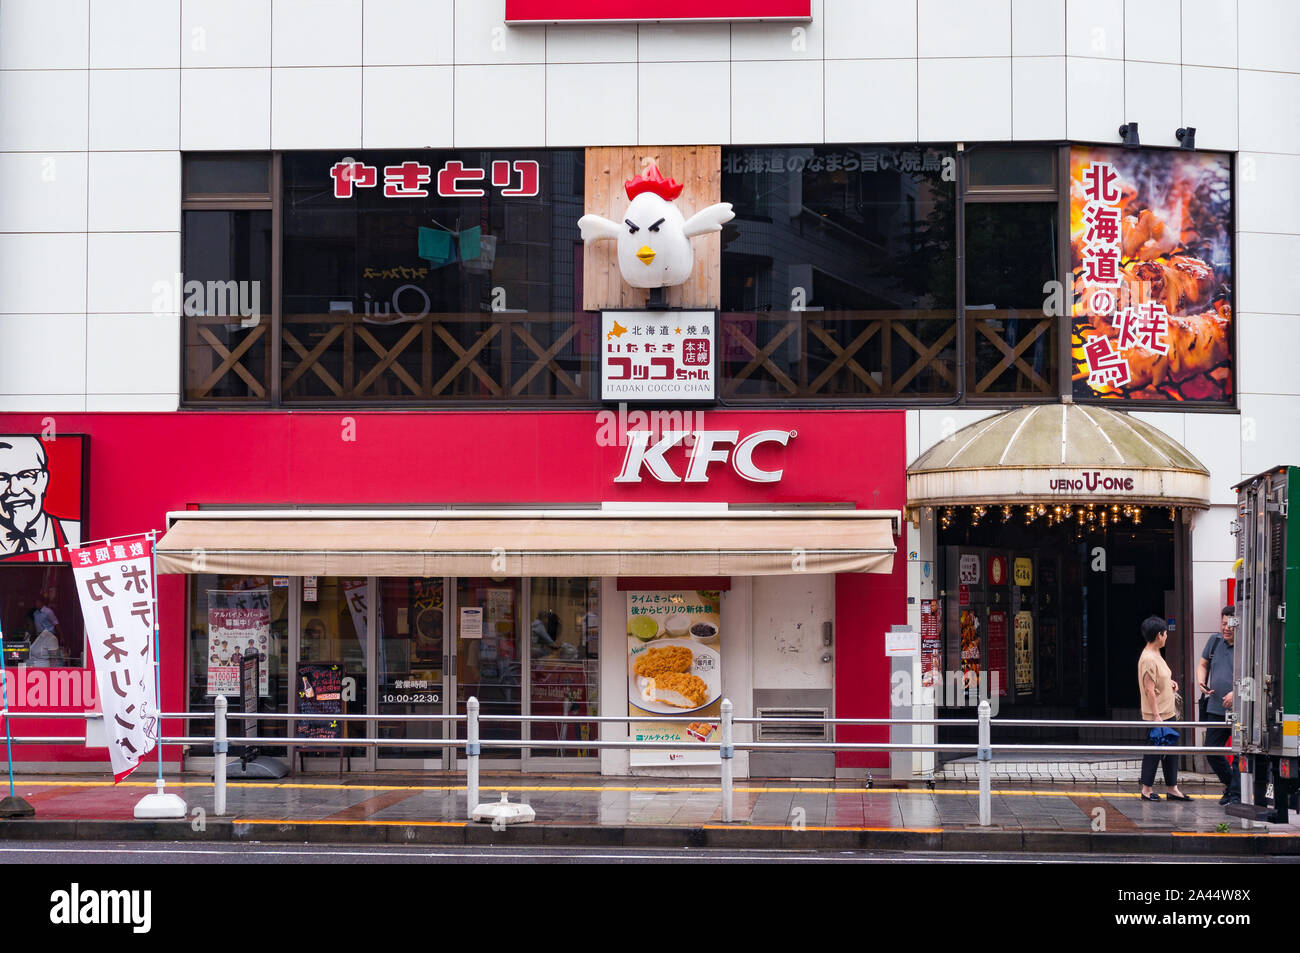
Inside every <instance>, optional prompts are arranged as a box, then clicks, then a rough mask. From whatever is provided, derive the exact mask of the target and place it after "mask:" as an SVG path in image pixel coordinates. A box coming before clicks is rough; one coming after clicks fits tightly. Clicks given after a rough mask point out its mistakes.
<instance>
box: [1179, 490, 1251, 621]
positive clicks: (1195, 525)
mask: <svg viewBox="0 0 1300 953" xmlns="http://www.w3.org/2000/svg"><path fill="white" fill-rule="evenodd" d="M1227 476H1228V477H1229V479H1228V480H1227V483H1228V485H1229V486H1231V485H1232V484H1234V483H1238V482H1240V481H1239V480H1238V479H1237V476H1236V474H1228V475H1227ZM1231 496H1232V499H1231V501H1230V502H1225V503H1224V504H1220V505H1212V506H1211V507H1210V508H1209V509H1206V510H1197V511H1196V512H1195V513H1193V514H1192V525H1191V532H1192V559H1193V560H1195V561H1199V562H1223V561H1224V560H1227V561H1228V562H1229V564H1231V563H1232V562H1235V561H1236V558H1237V557H1236V556H1235V555H1229V554H1230V553H1231V552H1232V550H1233V548H1235V546H1236V538H1235V537H1234V536H1233V535H1232V532H1231V526H1232V521H1233V520H1235V519H1236V518H1237V498H1236V494H1231ZM1225 547H1226V548H1225ZM1216 591H1217V590H1216ZM1220 608H1222V606H1216V607H1215V611H1216V612H1217V611H1218V609H1220ZM1200 627H1201V624H1200V621H1199V620H1198V621H1197V628H1198V629H1200ZM1218 627H1219V619H1218V616H1217V615H1216V616H1215V617H1214V620H1213V622H1212V624H1211V625H1210V626H1208V628H1213V629H1218Z"/></svg>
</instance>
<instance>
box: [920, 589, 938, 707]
mask: <svg viewBox="0 0 1300 953" xmlns="http://www.w3.org/2000/svg"><path fill="white" fill-rule="evenodd" d="M942 611H943V610H942V609H941V608H940V604H939V600H938V599H922V600H921V687H922V688H934V687H935V686H936V685H937V684H938V682H939V679H940V678H941V677H942V676H943V625H942V622H943V616H942Z"/></svg>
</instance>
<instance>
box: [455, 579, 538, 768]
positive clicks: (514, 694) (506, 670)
mask: <svg viewBox="0 0 1300 953" xmlns="http://www.w3.org/2000/svg"><path fill="white" fill-rule="evenodd" d="M456 607H457V616H458V619H457V626H456V633H457V647H456V651H457V658H456V713H457V714H460V715H463V714H465V710H466V709H465V703H466V702H467V701H468V700H469V699H470V698H471V697H476V698H478V700H479V705H480V707H479V714H480V715H481V716H483V717H484V718H487V717H488V716H491V715H522V714H523V689H522V682H523V664H522V658H521V653H520V644H519V643H520V633H519V628H518V611H519V580H518V579H501V580H495V579H482V578H479V579H460V580H458V582H457V587H456ZM466 609H469V610H471V611H470V612H466V611H465V610H466ZM472 610H477V611H476V612H475V611H472ZM520 727H521V726H520V723H519V722H518V721H507V722H493V721H490V720H485V721H483V722H481V724H480V727H479V736H480V738H481V739H482V740H483V741H484V742H486V741H489V740H490V739H494V738H495V739H519V738H521V737H523V735H522V733H521V731H520ZM457 732H458V737H461V738H464V737H465V724H464V722H459V723H458V724H457ZM483 757H484V758H496V759H510V760H518V759H519V757H520V751H519V749H518V748H493V747H489V746H487V745H485V746H484V748H483Z"/></svg>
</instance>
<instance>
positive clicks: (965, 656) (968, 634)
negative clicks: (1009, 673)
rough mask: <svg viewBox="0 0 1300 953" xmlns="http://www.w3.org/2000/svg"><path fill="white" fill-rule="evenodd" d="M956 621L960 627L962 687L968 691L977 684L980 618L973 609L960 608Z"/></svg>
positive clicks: (979, 657) (979, 658)
mask: <svg viewBox="0 0 1300 953" xmlns="http://www.w3.org/2000/svg"><path fill="white" fill-rule="evenodd" d="M957 621H958V624H959V625H960V627H961V682H962V688H963V689H964V690H967V691H969V690H970V689H972V688H975V687H977V686H978V685H979V677H980V671H981V660H982V653H981V651H980V620H979V616H978V615H976V614H975V611H974V610H973V609H962V610H961V613H960V614H959V615H958V617H957Z"/></svg>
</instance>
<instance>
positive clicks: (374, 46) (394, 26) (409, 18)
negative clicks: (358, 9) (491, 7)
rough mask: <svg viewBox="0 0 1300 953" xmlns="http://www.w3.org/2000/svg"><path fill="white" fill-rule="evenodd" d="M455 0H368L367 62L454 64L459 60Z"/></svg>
mask: <svg viewBox="0 0 1300 953" xmlns="http://www.w3.org/2000/svg"><path fill="white" fill-rule="evenodd" d="M455 6H456V5H455V3H454V2H453V0H366V2H365V9H364V11H363V13H364V16H365V20H364V23H365V28H364V30H363V34H364V35H363V37H362V40H363V42H364V46H363V48H362V62H363V63H365V65H366V66H415V65H419V66H443V65H446V66H450V65H451V64H452V63H454V62H455V52H456V31H455V20H454V16H455Z"/></svg>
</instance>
